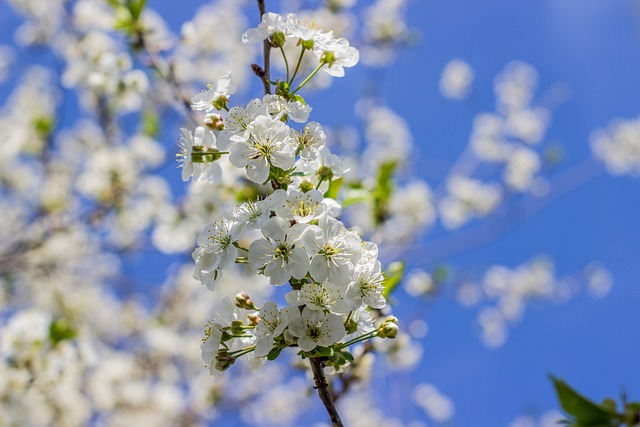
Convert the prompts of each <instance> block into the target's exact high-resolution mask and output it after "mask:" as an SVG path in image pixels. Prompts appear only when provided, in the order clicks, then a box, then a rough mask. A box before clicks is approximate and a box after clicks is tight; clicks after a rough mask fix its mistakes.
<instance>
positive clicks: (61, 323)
mask: <svg viewBox="0 0 640 427" xmlns="http://www.w3.org/2000/svg"><path fill="white" fill-rule="evenodd" d="M76 335H77V332H76V330H75V329H74V328H73V326H72V325H71V324H70V323H69V321H67V320H66V319H56V320H54V321H53V322H51V324H50V325H49V340H50V341H51V343H52V344H53V345H54V346H55V345H56V344H58V343H59V342H61V341H64V340H70V339H73V338H75V337H76Z"/></svg>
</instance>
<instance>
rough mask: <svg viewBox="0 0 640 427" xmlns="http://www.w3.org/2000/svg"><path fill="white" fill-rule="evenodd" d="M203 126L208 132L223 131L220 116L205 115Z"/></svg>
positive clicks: (222, 122)
mask: <svg viewBox="0 0 640 427" xmlns="http://www.w3.org/2000/svg"><path fill="white" fill-rule="evenodd" d="M203 124H204V125H205V127H206V128H207V129H210V130H223V129H224V121H223V120H222V116H221V115H220V114H213V113H210V114H207V115H206V116H204V121H203Z"/></svg>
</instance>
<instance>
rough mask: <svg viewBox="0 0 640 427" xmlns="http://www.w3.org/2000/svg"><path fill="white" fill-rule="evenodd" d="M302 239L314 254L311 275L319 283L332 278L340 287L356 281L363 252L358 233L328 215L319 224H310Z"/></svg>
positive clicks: (310, 254) (310, 269)
mask: <svg viewBox="0 0 640 427" xmlns="http://www.w3.org/2000/svg"><path fill="white" fill-rule="evenodd" d="M301 240H302V243H303V244H304V246H305V248H306V249H307V252H308V253H309V256H310V257H311V265H310V267H309V272H310V273H311V277H313V278H314V279H315V280H316V281H318V282H322V281H325V280H329V281H330V282H331V283H334V284H336V285H340V286H346V285H348V284H349V283H350V282H351V281H352V278H353V272H354V269H355V265H356V264H357V263H358V260H359V259H360V256H361V253H362V245H361V241H360V237H359V236H358V235H357V234H356V233H355V232H353V231H349V230H347V229H346V228H345V227H344V225H343V224H342V223H341V222H340V221H338V220H336V219H334V218H331V217H329V216H325V217H322V218H321V219H320V221H319V222H318V225H310V226H309V227H308V228H307V229H306V230H304V232H303V233H302V237H301Z"/></svg>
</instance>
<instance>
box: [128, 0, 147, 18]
mask: <svg viewBox="0 0 640 427" xmlns="http://www.w3.org/2000/svg"><path fill="white" fill-rule="evenodd" d="M146 3H147V0H128V1H127V6H128V8H129V12H131V17H132V18H133V20H134V21H137V20H138V18H140V15H141V14H142V10H143V9H144V6H145V5H146Z"/></svg>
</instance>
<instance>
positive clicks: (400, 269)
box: [382, 262, 404, 298]
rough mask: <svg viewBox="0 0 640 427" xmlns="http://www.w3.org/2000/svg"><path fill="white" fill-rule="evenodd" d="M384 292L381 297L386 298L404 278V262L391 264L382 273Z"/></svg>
mask: <svg viewBox="0 0 640 427" xmlns="http://www.w3.org/2000/svg"><path fill="white" fill-rule="evenodd" d="M383 275H384V278H385V280H384V290H383V291H382V296H384V297H385V298H387V297H388V296H389V295H390V294H391V292H393V290H394V289H395V288H396V287H397V286H398V285H399V284H400V281H401V280H402V277H403V276H404V262H393V263H391V264H389V267H387V269H386V270H385V271H384V273H383Z"/></svg>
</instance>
